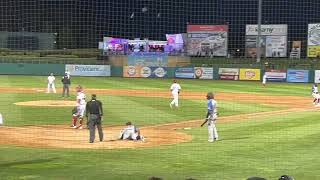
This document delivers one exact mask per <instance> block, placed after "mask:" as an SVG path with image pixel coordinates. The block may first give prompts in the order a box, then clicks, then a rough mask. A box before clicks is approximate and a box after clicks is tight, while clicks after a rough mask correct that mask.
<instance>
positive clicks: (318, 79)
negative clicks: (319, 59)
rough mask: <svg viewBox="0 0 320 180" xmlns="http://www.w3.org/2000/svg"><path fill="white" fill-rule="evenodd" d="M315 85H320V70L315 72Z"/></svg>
mask: <svg viewBox="0 0 320 180" xmlns="http://www.w3.org/2000/svg"><path fill="white" fill-rule="evenodd" d="M314 83H320V70H315V71H314Z"/></svg>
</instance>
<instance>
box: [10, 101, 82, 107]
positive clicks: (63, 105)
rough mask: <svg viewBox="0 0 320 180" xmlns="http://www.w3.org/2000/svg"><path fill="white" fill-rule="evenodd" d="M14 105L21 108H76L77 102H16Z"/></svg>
mask: <svg viewBox="0 0 320 180" xmlns="http://www.w3.org/2000/svg"><path fill="white" fill-rule="evenodd" d="M14 104H15V105H19V106H47V107H66V106H76V102H75V101H63V100H39V101H25V102H16V103H14Z"/></svg>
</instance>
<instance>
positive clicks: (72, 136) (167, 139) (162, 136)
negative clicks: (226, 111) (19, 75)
mask: <svg viewBox="0 0 320 180" xmlns="http://www.w3.org/2000/svg"><path fill="white" fill-rule="evenodd" d="M9 90H10V91H9ZM0 92H10V93H43V91H42V90H41V89H37V88H17V89H12V88H10V89H6V88H3V87H2V88H1V87H0ZM86 92H87V93H97V94H109V95H121V96H141V97H164V98H170V97H171V96H170V93H168V92H163V91H144V90H109V89H86ZM204 95H205V94H203V93H195V92H183V94H181V98H182V99H201V100H204ZM217 99H218V100H228V101H234V102H239V101H242V102H258V103H261V104H266V105H272V106H277V107H279V106H281V107H283V108H285V109H284V110H279V111H272V112H259V113H251V114H240V115H235V116H228V117H221V118H219V121H218V123H228V122H234V121H244V120H253V119H256V118H257V117H267V116H271V115H276V114H278V115H285V114H288V113H291V112H302V111H314V110H316V108H315V107H313V106H312V105H311V103H310V99H308V98H303V97H291V96H262V95H257V94H245V93H220V92H219V93H217ZM21 103H22V104H21ZM28 103H29V104H28ZM42 103H44V104H49V106H51V105H52V106H73V105H74V104H73V102H72V101H51V100H50V101H48V102H47V101H42ZM17 104H18V105H32V106H33V105H34V104H38V102H36V103H34V102H32V103H30V102H17ZM41 106H43V104H42V105H41ZM201 122H202V120H193V121H184V122H178V123H169V124H160V125H154V126H146V127H142V128H141V131H142V134H143V135H144V136H145V137H146V140H145V142H141V141H137V142H133V141H119V140H117V138H118V136H119V132H120V130H121V129H122V128H123V126H111V127H105V128H104V132H105V141H103V142H96V143H93V144H90V143H88V137H89V131H88V130H86V129H83V130H79V129H71V128H69V127H68V126H67V125H66V126H62V125H48V126H24V127H6V126H4V127H0V137H1V138H0V144H8V145H16V146H23V147H41V148H94V149H117V148H142V147H154V146H160V145H171V144H177V143H182V142H188V141H191V140H192V136H191V135H189V134H186V133H184V132H180V131H177V130H178V129H183V128H193V127H199V125H200V124H201ZM97 139H98V136H96V140H97Z"/></svg>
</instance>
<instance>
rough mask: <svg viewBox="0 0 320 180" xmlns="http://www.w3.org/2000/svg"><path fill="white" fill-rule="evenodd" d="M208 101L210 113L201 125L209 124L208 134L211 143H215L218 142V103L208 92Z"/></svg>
mask: <svg viewBox="0 0 320 180" xmlns="http://www.w3.org/2000/svg"><path fill="white" fill-rule="evenodd" d="M207 100H208V103H207V105H208V108H207V109H208V112H207V115H206V120H205V121H204V122H203V123H202V124H201V127H202V126H203V125H204V124H206V123H208V134H209V139H208V141H209V142H214V141H217V140H218V131H217V128H216V120H217V118H218V111H217V101H216V100H214V95H213V93H212V92H208V94H207Z"/></svg>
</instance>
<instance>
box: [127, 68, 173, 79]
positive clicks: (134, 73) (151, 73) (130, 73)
mask: <svg viewBox="0 0 320 180" xmlns="http://www.w3.org/2000/svg"><path fill="white" fill-rule="evenodd" d="M123 77H135V78H138V77H141V78H166V77H168V71H167V68H166V67H147V66H145V67H141V66H124V67H123Z"/></svg>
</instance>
